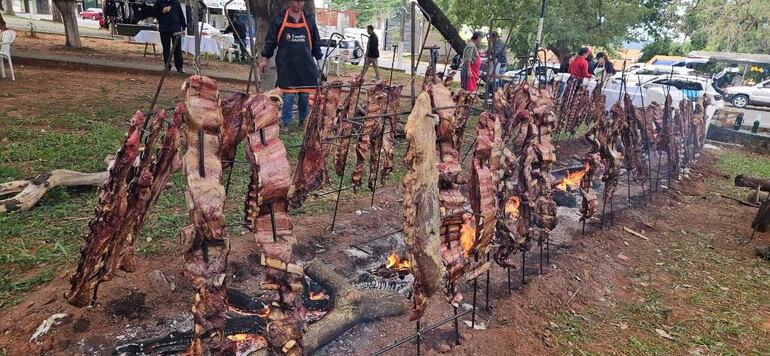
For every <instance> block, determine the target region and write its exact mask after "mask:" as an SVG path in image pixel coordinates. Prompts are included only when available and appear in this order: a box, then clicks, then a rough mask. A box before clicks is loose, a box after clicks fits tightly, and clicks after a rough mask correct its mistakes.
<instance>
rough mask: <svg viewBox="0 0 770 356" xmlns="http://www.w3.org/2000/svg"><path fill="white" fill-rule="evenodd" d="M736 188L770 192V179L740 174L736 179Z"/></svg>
mask: <svg viewBox="0 0 770 356" xmlns="http://www.w3.org/2000/svg"><path fill="white" fill-rule="evenodd" d="M735 186H736V187H746V188H753V189H757V188H759V189H761V190H763V191H766V192H770V179H765V178H759V177H752V176H747V175H745V174H739V175H737V176H736V177H735Z"/></svg>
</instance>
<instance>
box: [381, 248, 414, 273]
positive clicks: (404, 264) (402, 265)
mask: <svg viewBox="0 0 770 356" xmlns="http://www.w3.org/2000/svg"><path fill="white" fill-rule="evenodd" d="M410 266H411V264H410V263H409V261H408V260H403V261H402V260H401V259H400V258H398V255H397V254H396V253H395V252H393V251H390V253H388V261H387V262H386V263H385V268H387V269H395V270H398V271H403V270H407V269H409V267H410Z"/></svg>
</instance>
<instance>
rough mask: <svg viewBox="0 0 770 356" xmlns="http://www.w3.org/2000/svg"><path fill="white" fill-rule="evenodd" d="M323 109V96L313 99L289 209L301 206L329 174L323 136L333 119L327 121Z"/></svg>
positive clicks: (295, 170)
mask: <svg viewBox="0 0 770 356" xmlns="http://www.w3.org/2000/svg"><path fill="white" fill-rule="evenodd" d="M331 99H332V100H334V99H333V98H331ZM325 109H326V98H325V97H323V96H322V97H320V98H315V101H314V102H313V110H312V111H311V112H310V115H309V117H308V119H307V123H305V137H304V140H303V141H302V148H301V149H300V151H299V159H298V160H297V166H296V168H295V169H294V175H293V176H292V191H291V192H290V193H289V196H290V200H291V207H292V208H294V209H296V208H298V207H300V206H302V204H303V203H304V202H305V199H307V196H308V194H310V193H311V192H313V191H314V190H316V189H318V188H319V187H320V186H321V185H323V184H324V182H325V181H326V180H327V179H328V175H329V173H328V172H327V170H326V153H327V152H328V148H327V147H325V146H326V145H327V142H325V139H324V137H323V135H324V133H325V132H326V130H327V129H325V128H324V125H326V124H331V123H333V122H334V118H333V117H332V118H330V119H328V120H327V118H326V117H325V116H324V114H325V113H324V111H325ZM327 121H328V122H327ZM329 130H330V129H329Z"/></svg>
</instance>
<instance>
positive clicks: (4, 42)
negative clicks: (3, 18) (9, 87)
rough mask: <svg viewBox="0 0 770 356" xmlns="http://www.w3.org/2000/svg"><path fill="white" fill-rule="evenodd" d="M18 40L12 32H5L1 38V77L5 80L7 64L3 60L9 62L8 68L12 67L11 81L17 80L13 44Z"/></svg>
mask: <svg viewBox="0 0 770 356" xmlns="http://www.w3.org/2000/svg"><path fill="white" fill-rule="evenodd" d="M15 40H16V32H13V31H11V30H8V31H4V32H3V33H2V38H0V75H2V77H3V78H5V63H4V62H3V58H5V59H7V60H8V66H9V67H11V80H14V81H15V80H16V76H15V75H14V73H13V62H12V61H11V43H13V41H15Z"/></svg>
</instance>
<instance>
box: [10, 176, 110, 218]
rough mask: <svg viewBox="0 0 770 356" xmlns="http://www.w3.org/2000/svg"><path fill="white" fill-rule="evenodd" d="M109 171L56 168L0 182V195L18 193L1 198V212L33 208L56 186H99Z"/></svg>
mask: <svg viewBox="0 0 770 356" xmlns="http://www.w3.org/2000/svg"><path fill="white" fill-rule="evenodd" d="M108 176H109V173H108V172H107V171H104V172H98V173H80V172H75V171H70V170H66V169H55V170H53V171H50V172H43V173H40V174H38V175H37V176H35V178H32V179H30V180H23V181H14V182H7V183H3V184H0V196H2V195H6V194H12V193H17V192H19V193H18V194H17V195H15V196H13V197H11V198H8V199H3V200H0V214H2V213H7V212H12V211H17V210H18V211H23V210H29V209H31V208H32V207H33V206H34V205H35V203H37V202H38V201H39V200H40V199H41V198H42V197H43V195H44V194H45V193H46V192H48V191H49V190H51V189H53V188H54V187H59V186H61V187H78V186H81V187H82V186H94V187H98V186H100V185H101V184H102V183H104V181H105V180H107V177H108Z"/></svg>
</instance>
